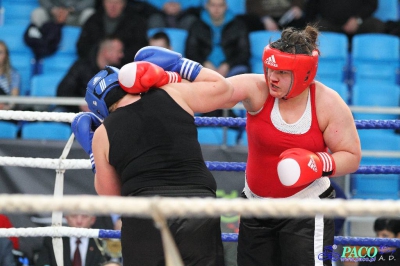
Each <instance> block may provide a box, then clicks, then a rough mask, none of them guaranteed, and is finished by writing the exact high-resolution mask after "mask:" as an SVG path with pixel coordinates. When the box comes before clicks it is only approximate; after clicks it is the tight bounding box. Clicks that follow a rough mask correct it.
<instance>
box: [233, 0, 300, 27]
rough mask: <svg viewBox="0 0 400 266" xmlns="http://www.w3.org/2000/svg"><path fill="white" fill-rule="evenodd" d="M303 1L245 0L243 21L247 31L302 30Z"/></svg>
mask: <svg viewBox="0 0 400 266" xmlns="http://www.w3.org/2000/svg"><path fill="white" fill-rule="evenodd" d="M304 2H305V0H262V1H260V0H246V11H247V14H244V15H242V16H241V17H242V18H244V19H245V21H246V24H247V26H248V29H249V31H255V30H269V31H278V30H282V29H283V28H285V27H295V28H303V27H304V26H305V19H304V14H303V5H304Z"/></svg>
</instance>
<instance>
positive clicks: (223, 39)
mask: <svg viewBox="0 0 400 266" xmlns="http://www.w3.org/2000/svg"><path fill="white" fill-rule="evenodd" d="M185 55H186V57H187V58H189V59H191V60H193V61H196V62H200V63H201V64H202V65H203V66H204V67H207V68H209V69H212V70H215V71H217V72H218V73H219V74H221V75H222V76H224V77H230V76H234V75H238V74H242V73H246V72H249V59H250V43H249V38H248V31H247V27H246V25H245V23H244V22H243V21H242V20H241V19H239V18H237V17H235V16H234V14H233V13H232V12H231V11H229V10H228V7H227V5H226V1H225V0H207V2H206V5H205V9H204V10H202V11H201V13H200V19H199V20H197V21H196V22H194V23H193V25H192V26H191V28H190V30H189V32H188V37H187V40H186V49H185ZM203 115H204V116H224V114H223V111H222V110H216V111H212V112H210V113H205V114H203ZM227 116H230V117H236V115H235V113H233V111H232V110H229V112H228V113H227ZM235 129H238V130H239V129H240V128H235Z"/></svg>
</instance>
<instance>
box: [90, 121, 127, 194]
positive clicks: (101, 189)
mask: <svg viewBox="0 0 400 266" xmlns="http://www.w3.org/2000/svg"><path fill="white" fill-rule="evenodd" d="M108 152H109V141H108V136H107V131H106V129H105V127H104V126H103V125H102V126H100V127H99V128H98V129H97V130H96V132H95V134H94V136H93V155H94V161H95V162H96V174H95V177H94V187H95V189H96V192H97V194H99V195H102V196H120V195H121V182H120V177H119V175H118V173H117V171H116V170H115V168H114V167H113V166H112V165H111V164H110V163H109V160H108Z"/></svg>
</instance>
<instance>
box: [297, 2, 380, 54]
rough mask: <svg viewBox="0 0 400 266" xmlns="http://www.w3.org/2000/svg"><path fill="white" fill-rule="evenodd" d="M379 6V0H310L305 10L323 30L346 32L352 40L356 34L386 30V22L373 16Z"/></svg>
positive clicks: (307, 19) (310, 20) (311, 19)
mask: <svg viewBox="0 0 400 266" xmlns="http://www.w3.org/2000/svg"><path fill="white" fill-rule="evenodd" d="M377 8H378V0H352V1H348V0H309V1H307V4H306V5H305V9H304V11H305V13H306V21H307V22H312V23H318V27H319V29H320V30H321V31H333V32H339V33H344V34H346V35H347V36H348V38H349V40H350V41H351V37H352V36H353V35H355V34H359V33H384V32H385V23H384V22H382V21H381V20H379V19H377V18H375V17H373V13H374V12H375V11H376V10H377ZM350 47H351V46H350Z"/></svg>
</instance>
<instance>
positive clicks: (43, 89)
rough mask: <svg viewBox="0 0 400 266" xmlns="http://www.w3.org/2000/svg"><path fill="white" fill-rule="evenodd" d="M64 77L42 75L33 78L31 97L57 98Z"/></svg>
mask: <svg viewBox="0 0 400 266" xmlns="http://www.w3.org/2000/svg"><path fill="white" fill-rule="evenodd" d="M63 77H64V76H63V75H54V74H41V75H34V76H33V77H32V86H31V94H30V95H31V96H36V97H55V96H56V95H57V87H58V84H59V83H60V81H61V80H62V79H63Z"/></svg>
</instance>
